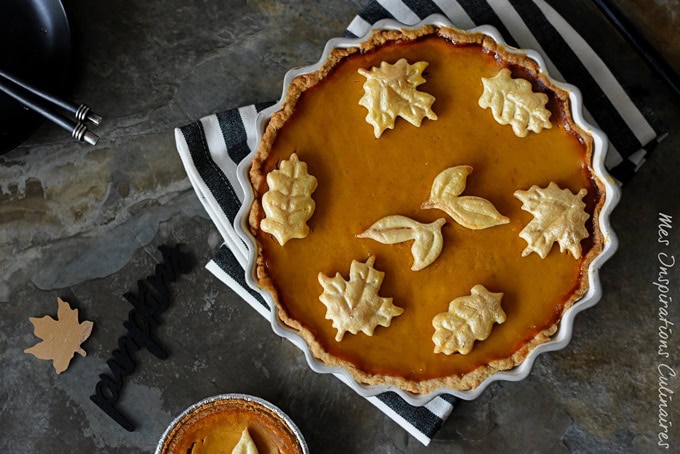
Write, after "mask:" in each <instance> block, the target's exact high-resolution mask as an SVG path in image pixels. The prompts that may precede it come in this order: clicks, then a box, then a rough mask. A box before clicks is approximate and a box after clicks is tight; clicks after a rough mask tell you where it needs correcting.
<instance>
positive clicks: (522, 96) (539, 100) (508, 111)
mask: <svg viewBox="0 0 680 454" xmlns="http://www.w3.org/2000/svg"><path fill="white" fill-rule="evenodd" d="M482 84H483V85H484V92H483V93H482V96H481V97H480V98H479V106H480V107H482V108H483V109H488V108H491V112H492V113H493V117H494V119H495V120H496V121H497V122H498V123H500V124H502V125H507V124H509V125H511V126H512V131H513V132H514V133H515V135H516V136H517V137H526V136H527V135H528V134H529V131H533V132H536V133H538V132H541V131H542V130H543V129H544V128H545V129H550V128H552V124H551V123H550V111H549V110H548V109H546V108H545V105H546V103H547V102H548V95H546V94H544V93H534V92H533V91H532V88H531V83H530V82H529V81H528V80H524V79H513V78H512V77H510V70H509V69H507V68H503V69H501V70H500V72H499V73H498V74H496V76H495V77H490V78H486V77H482Z"/></svg>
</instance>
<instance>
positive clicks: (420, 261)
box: [357, 215, 446, 271]
mask: <svg viewBox="0 0 680 454" xmlns="http://www.w3.org/2000/svg"><path fill="white" fill-rule="evenodd" d="M445 223H446V219H444V218H440V219H437V220H436V221H434V222H432V223H430V224H423V223H420V222H418V221H414V220H413V219H411V218H409V217H406V216H400V215H393V216H386V217H384V218H382V219H380V220H379V221H377V222H376V223H375V224H373V225H372V226H371V227H369V228H368V230H366V231H365V232H362V233H360V234H359V235H357V237H358V238H370V239H372V240H375V241H377V242H378V243H382V244H396V243H403V242H405V241H412V240H413V245H412V246H411V255H412V256H413V265H412V266H411V270H412V271H420V270H422V269H423V268H425V267H427V266H428V265H430V264H431V263H432V262H434V261H435V260H436V259H437V257H439V254H440V253H441V252H442V247H443V246H444V238H443V237H442V226H443V225H444V224H445Z"/></svg>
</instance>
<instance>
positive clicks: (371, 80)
mask: <svg viewBox="0 0 680 454" xmlns="http://www.w3.org/2000/svg"><path fill="white" fill-rule="evenodd" d="M427 65H428V63H427V62H426V61H419V62H417V63H414V64H413V65H410V64H409V63H408V61H407V60H406V59H405V58H401V59H399V60H398V61H397V62H396V63H395V64H393V65H391V64H389V63H387V62H385V61H383V62H381V63H380V66H374V67H372V68H371V69H370V70H365V69H363V68H359V74H361V75H362V76H364V77H365V78H366V82H364V96H362V98H361V99H360V100H359V105H362V106H364V107H365V108H366V109H368V114H367V115H366V121H367V122H368V123H369V124H371V125H373V134H374V135H375V138H376V139H377V138H379V137H380V136H381V135H382V133H383V132H384V131H385V129H388V128H389V129H394V121H395V120H396V119H397V116H399V117H402V118H403V119H404V120H406V121H408V122H409V123H411V124H412V125H414V126H417V127H420V124H421V123H422V121H423V118H425V117H427V118H429V119H430V120H436V119H437V114H435V113H434V112H433V111H432V109H431V106H432V103H433V102H434V101H435V97H434V96H432V95H431V94H429V93H425V92H422V91H418V90H417V89H416V88H417V87H418V86H419V85H421V84H423V83H425V79H424V78H423V76H422V74H423V71H424V70H425V68H426V67H427Z"/></svg>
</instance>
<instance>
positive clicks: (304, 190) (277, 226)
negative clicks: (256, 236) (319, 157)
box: [260, 153, 317, 246]
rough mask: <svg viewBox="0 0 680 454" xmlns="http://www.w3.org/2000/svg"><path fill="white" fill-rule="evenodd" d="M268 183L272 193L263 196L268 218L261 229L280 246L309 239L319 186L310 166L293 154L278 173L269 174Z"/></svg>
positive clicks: (283, 162)
mask: <svg viewBox="0 0 680 454" xmlns="http://www.w3.org/2000/svg"><path fill="white" fill-rule="evenodd" d="M267 184H268V185H269V190H268V191H267V192H266V193H265V194H264V196H262V208H263V209H264V212H265V218H264V219H263V220H262V222H261V223H260V228H261V229H262V230H263V231H265V232H267V233H270V234H272V235H274V237H275V238H276V240H277V241H278V242H279V244H280V245H281V246H283V245H284V244H286V242H287V241H288V240H290V239H291V238H304V237H306V236H307V235H308V234H309V227H308V226H307V220H309V218H310V217H312V214H313V213H314V208H315V204H314V199H312V193H313V192H314V190H315V189H316V184H317V183H316V178H314V177H313V176H312V175H310V174H309V173H307V164H305V163H304V162H303V161H300V160H299V159H298V156H297V154H295V153H293V154H292V155H290V159H288V160H283V161H281V163H280V164H279V169H278V170H273V171H271V172H269V173H268V174H267Z"/></svg>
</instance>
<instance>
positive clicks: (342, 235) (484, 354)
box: [249, 26, 604, 394]
mask: <svg viewBox="0 0 680 454" xmlns="http://www.w3.org/2000/svg"><path fill="white" fill-rule="evenodd" d="M402 58H403V59H406V61H408V62H427V68H426V69H425V70H424V72H423V78H424V79H425V82H424V83H422V84H419V86H418V90H420V91H422V92H425V93H428V94H430V95H431V96H433V97H434V99H436V101H435V102H434V104H433V106H432V107H433V109H434V111H435V112H436V115H437V120H436V121H432V120H426V121H423V122H422V124H421V125H420V127H418V128H416V127H414V126H412V125H410V124H408V123H407V122H406V121H405V120H403V119H402V118H397V119H396V121H395V124H394V129H387V130H385V131H384V132H382V135H381V136H380V138H377V139H376V137H375V136H374V134H373V131H372V130H371V127H370V125H368V124H367V123H366V121H365V117H366V108H365V107H364V106H362V105H360V103H359V101H360V99H361V98H362V96H364V90H363V84H364V83H365V81H366V78H365V77H364V76H362V75H361V74H360V72H359V71H360V70H363V71H368V70H370V68H375V67H380V66H381V64H382V63H383V62H387V64H395V63H396V62H398V61H400V60H401V59H402ZM506 70H507V72H509V75H510V76H511V77H512V80H517V79H522V80H524V81H526V82H527V83H528V84H530V86H531V93H540V94H541V96H540V98H541V101H542V100H543V97H545V99H546V102H545V105H544V107H545V109H547V110H548V111H549V113H550V115H549V122H550V126H549V127H548V125H546V124H543V127H542V128H541V129H540V132H531V133H530V134H526V136H525V137H518V136H517V135H515V133H514V132H513V128H512V127H510V126H508V125H502V124H499V123H498V122H497V121H496V120H495V119H494V117H493V115H492V114H491V112H490V111H489V110H487V109H484V108H482V107H480V105H479V99H480V97H481V96H482V94H483V93H484V82H483V80H484V79H487V80H489V79H493V78H494V77H495V76H496V75H498V74H499V73H501V72H502V73H503V74H506ZM520 85H523V86H525V85H526V84H524V83H520ZM537 99H538V98H537ZM569 109H570V108H569V97H568V93H567V92H565V91H563V90H562V89H560V88H559V87H556V86H554V85H553V84H552V83H551V82H550V81H549V79H547V77H546V76H545V75H544V74H543V73H542V72H540V71H539V68H538V65H537V64H536V63H535V62H534V61H533V60H531V59H529V58H527V57H526V56H524V55H523V54H519V53H510V52H508V51H506V50H505V48H504V47H502V46H499V45H498V44H497V43H496V42H495V41H493V40H492V39H491V38H489V37H488V36H486V35H484V34H481V33H467V32H462V31H458V30H455V29H451V28H445V27H443V28H439V27H435V26H425V27H422V28H419V29H417V30H414V31H403V30H402V31H400V30H390V31H381V32H376V33H374V34H373V35H372V37H371V38H370V39H368V40H367V41H365V42H364V43H363V44H362V45H361V47H360V48H347V49H335V50H333V51H331V52H330V55H329V58H328V59H327V61H326V62H325V63H324V64H323V65H322V66H321V67H320V69H318V70H317V71H315V72H312V73H310V74H305V75H301V76H298V77H297V78H295V79H294V80H293V81H292V82H291V84H290V86H289V87H288V90H287V93H286V98H285V100H284V103H283V104H282V107H281V110H280V111H278V112H276V113H275V114H274V115H273V116H272V117H271V120H270V121H269V123H268V125H267V127H266V130H265V132H264V135H263V138H262V140H261V143H260V145H259V149H258V151H257V153H256V155H255V158H254V160H253V163H252V166H251V169H250V179H251V183H252V187H253V191H254V195H255V200H254V202H253V204H252V206H251V210H250V215H249V222H250V228H251V233H252V234H253V236H254V237H255V239H256V244H257V253H258V256H257V263H256V264H257V269H256V273H257V274H256V277H257V280H258V282H259V284H260V285H261V286H262V287H263V288H264V289H266V290H267V291H269V292H270V293H271V294H272V296H273V299H274V301H275V303H276V309H277V311H278V315H279V318H280V319H281V320H282V321H283V323H285V324H286V325H287V326H289V327H291V328H293V329H294V330H297V332H299V334H300V335H301V336H302V337H304V338H305V340H306V341H307V343H308V344H309V346H310V349H311V350H312V352H313V354H314V355H315V356H316V358H318V359H319V360H320V361H322V362H324V363H326V364H328V365H335V366H340V367H343V368H345V369H346V370H347V371H349V373H351V374H352V376H353V377H354V378H355V379H356V380H357V381H358V382H360V383H365V384H391V385H396V386H398V387H400V388H401V389H403V390H406V391H410V392H412V393H421V394H424V393H428V392H430V391H432V390H434V389H437V388H440V387H443V386H446V387H450V388H453V389H458V390H469V389H473V388H476V387H477V386H479V384H480V383H481V382H482V381H483V380H484V379H485V378H487V377H489V376H490V375H491V374H493V373H494V372H496V371H499V370H505V369H509V368H512V367H514V366H516V365H517V364H519V363H521V362H522V361H523V360H524V359H525V358H526V356H527V355H528V353H529V352H530V351H531V350H532V349H534V348H535V347H536V346H537V345H539V344H541V343H544V342H546V341H548V340H549V339H550V338H551V336H552V335H553V334H554V333H555V332H556V330H557V328H558V325H559V322H560V319H561V317H562V314H563V313H564V312H565V311H566V310H567V309H568V308H569V307H571V306H572V305H573V304H574V303H575V302H576V301H577V300H579V298H581V297H582V296H583V295H584V294H585V292H586V290H587V288H588V277H587V272H586V271H587V269H588V266H589V264H590V262H591V261H592V260H593V258H594V257H596V256H597V255H598V254H599V253H600V252H601V250H602V244H603V236H602V234H601V232H600V230H599V229H598V227H597V226H598V216H599V211H600V209H601V206H602V204H603V203H604V184H603V183H602V182H601V181H599V180H598V178H596V177H595V176H594V175H593V171H592V166H591V164H592V152H593V150H592V147H593V145H592V143H593V142H592V138H591V137H590V136H589V135H588V134H587V133H586V132H585V131H583V130H581V129H580V128H579V127H578V126H577V125H576V124H575V123H574V121H573V120H572V119H571V116H570V110H569ZM544 117H545V115H544ZM527 118H528V117H527ZM536 129H538V128H536ZM292 152H295V153H297V155H298V156H299V157H300V160H303V161H304V162H306V163H307V165H308V167H309V172H310V174H313V175H314V176H315V177H316V178H317V180H318V187H317V189H316V191H315V193H314V200H315V202H316V211H315V213H314V216H313V217H312V218H311V219H310V220H309V227H310V234H309V235H308V236H307V237H306V238H304V239H302V240H296V241H294V242H293V241H291V242H289V243H287V244H286V246H285V247H282V246H280V245H279V244H278V243H277V241H276V239H275V238H273V237H272V236H271V235H269V234H267V233H266V232H263V231H262V230H261V228H260V224H261V221H262V219H263V210H262V206H261V200H262V196H263V194H265V193H266V192H267V190H268V187H267V181H266V175H267V174H268V173H269V172H270V171H272V170H274V169H276V167H277V164H278V162H280V161H281V160H283V159H287V157H288V156H290V155H291V153H292ZM460 166H462V167H460ZM452 168H454V169H456V168H457V169H458V170H456V171H457V172H459V173H460V172H462V173H465V175H464V176H467V174H468V173H470V171H471V169H474V173H473V174H471V175H470V177H469V178H467V180H466V181H465V185H464V186H463V189H464V191H465V193H464V194H462V195H460V194H461V193H462V191H463V189H460V190H456V191H454V192H456V193H457V194H459V195H455V196H454V197H458V198H460V199H461V200H454V201H453V203H454V204H460V203H463V202H465V203H466V206H481V205H485V206H487V205H489V207H487V208H488V209H486V212H488V213H492V216H491V218H493V219H492V221H490V222H484V223H479V227H481V228H479V229H471V228H468V227H465V226H463V225H461V224H460V223H459V220H457V219H456V218H455V217H454V214H455V215H456V216H458V214H456V213H453V212H451V213H450V214H447V215H446V219H447V220H449V219H450V220H451V222H446V224H445V225H443V227H442V228H441V235H442V236H443V243H442V244H443V248H442V250H441V252H440V253H439V255H438V256H437V257H436V260H434V261H432V262H431V263H429V264H428V266H426V267H423V268H422V269H420V270H419V271H412V270H411V266H412V264H411V260H410V258H409V255H410V253H409V251H410V248H411V247H412V242H410V241H403V242H394V243H393V244H383V243H381V242H378V241H370V240H365V239H361V238H358V236H360V235H361V234H362V232H365V231H366V230H367V229H369V228H371V226H372V225H373V224H374V223H376V220H380V219H383V218H385V217H388V216H393V215H397V214H398V215H400V216H404V217H407V218H410V219H414V220H416V219H417V220H418V222H419V223H421V224H431V223H434V222H437V220H438V219H441V218H442V217H443V216H444V213H443V212H442V211H440V209H423V208H422V207H421V205H423V204H424V203H425V202H427V201H428V199H429V198H430V196H431V192H432V190H433V183H434V182H435V180H436V179H437V176H438V175H440V174H441V173H442V172H444V171H445V170H446V169H452ZM452 172H453V171H452ZM459 180H460V181H463V180H461V179H460V178H459ZM460 181H459V182H458V183H456V184H457V185H458V186H461V184H462V183H460ZM551 182H554V183H555V184H556V185H558V186H559V188H561V189H568V190H569V191H570V192H571V193H572V194H586V195H585V196H584V197H583V203H584V205H585V213H587V214H588V219H587V221H585V224H584V226H585V229H586V230H587V233H588V237H587V238H585V239H583V240H581V241H580V248H581V251H582V253H581V255H580V257H578V258H575V257H574V256H572V254H570V253H560V250H559V247H558V246H557V245H555V246H554V247H552V248H551V250H550V251H549V252H548V253H547V254H546V256H545V258H542V257H540V256H539V255H538V254H528V255H526V256H522V251H523V250H525V248H526V247H527V242H526V241H525V240H524V239H523V238H521V237H520V232H522V230H523V229H524V228H525V227H526V226H527V225H528V224H529V223H530V222H531V221H532V219H533V216H532V214H531V213H529V212H527V211H524V210H523V209H522V203H521V201H520V200H518V199H517V198H515V197H514V196H513V194H514V193H515V191H518V190H522V191H524V190H527V189H528V188H532V187H533V186H537V187H540V188H545V187H547V186H548V185H549V184H550V183H551ZM582 190H585V191H583V192H582ZM463 197H469V198H468V199H463ZM482 200H483V201H482ZM461 201H462V202H461ZM449 202H450V201H449ZM467 202H469V203H467ZM426 205H427V204H426ZM431 205H435V203H434V202H433V203H431ZM449 205H451V204H450V203H449ZM430 208H434V206H431V207H430ZM492 209H493V211H492ZM440 223H441V221H440ZM465 223H467V224H470V223H468V222H465ZM471 224H472V226H473V227H474V226H476V224H477V223H476V222H472V223H471ZM435 225H436V224H435ZM385 243H390V242H389V241H387V242H385ZM369 257H375V267H376V269H379V270H380V271H382V272H384V280H383V282H382V286H381V288H380V293H381V295H387V296H389V297H391V298H392V299H393V302H394V305H395V306H398V307H400V308H403V313H402V314H401V315H399V316H398V317H395V318H394V319H393V320H392V321H391V324H390V326H389V327H388V328H384V327H380V328H379V329H376V330H375V332H374V333H373V336H371V337H369V336H365V335H363V334H360V335H346V336H344V338H343V340H342V341H341V342H337V341H336V340H335V337H336V334H337V333H336V330H335V329H334V327H333V325H332V323H331V322H330V321H329V320H327V319H326V318H325V311H326V308H325V307H324V305H323V304H321V303H320V302H319V295H320V294H321V293H322V292H323V289H322V288H321V286H320V284H319V282H318V280H317V276H318V275H319V273H322V274H324V275H326V276H332V275H334V274H335V273H336V272H337V271H338V270H346V269H347V264H348V263H350V262H351V260H357V261H360V262H365V261H366V260H367V259H368V258H369ZM537 276H540V279H537ZM476 285H483V286H484V287H485V288H487V289H492V291H493V292H498V293H503V311H504V313H505V314H506V316H507V317H506V320H505V322H504V323H503V324H500V325H495V326H494V327H493V329H492V330H491V333H490V335H489V336H488V338H486V339H484V340H476V341H475V342H474V346H473V348H472V349H471V351H470V352H469V353H467V354H465V355H463V354H459V353H454V354H450V355H448V354H441V353H434V352H433V343H432V336H433V334H434V328H433V325H432V321H433V318H434V317H435V316H436V315H437V314H440V313H443V312H445V311H446V310H447V308H448V307H449V303H450V302H451V301H452V300H453V299H454V298H457V297H459V296H461V295H468V294H469V293H470V289H471V288H473V287H474V286H476Z"/></svg>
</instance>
